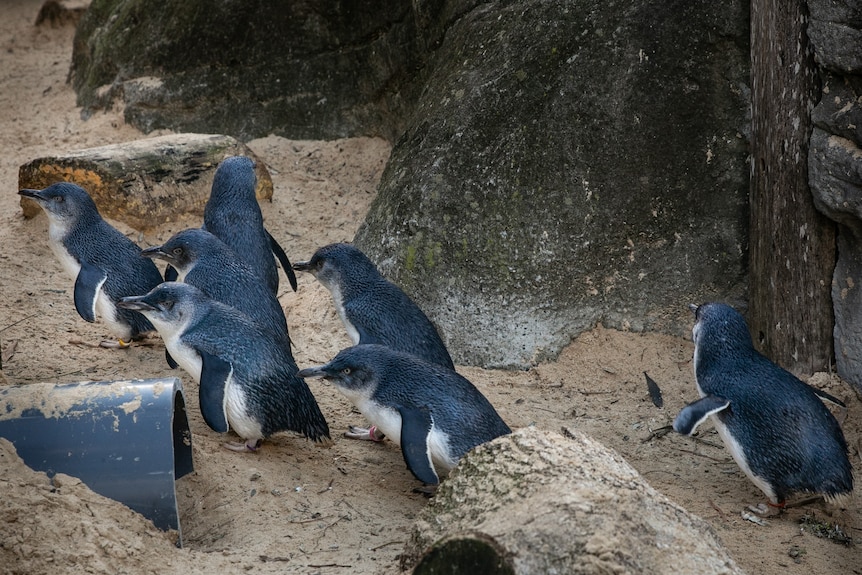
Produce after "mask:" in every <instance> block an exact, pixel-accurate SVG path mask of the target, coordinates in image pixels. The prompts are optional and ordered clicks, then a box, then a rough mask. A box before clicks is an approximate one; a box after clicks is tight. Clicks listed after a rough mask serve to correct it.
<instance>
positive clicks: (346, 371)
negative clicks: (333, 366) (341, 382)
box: [341, 367, 351, 375]
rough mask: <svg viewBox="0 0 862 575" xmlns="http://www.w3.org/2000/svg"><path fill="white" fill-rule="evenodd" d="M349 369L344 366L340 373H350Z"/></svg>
mask: <svg viewBox="0 0 862 575" xmlns="http://www.w3.org/2000/svg"><path fill="white" fill-rule="evenodd" d="M350 371H351V370H350V368H349V367H345V368H344V369H342V370H341V374H342V375H350Z"/></svg>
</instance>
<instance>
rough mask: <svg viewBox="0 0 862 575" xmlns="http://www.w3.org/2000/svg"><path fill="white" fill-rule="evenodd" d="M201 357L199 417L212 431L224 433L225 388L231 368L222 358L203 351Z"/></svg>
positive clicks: (226, 426) (225, 419)
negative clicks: (201, 416)
mask: <svg viewBox="0 0 862 575" xmlns="http://www.w3.org/2000/svg"><path fill="white" fill-rule="evenodd" d="M198 353H199V354H200V356H201V363H202V365H201V382H200V390H199V391H198V396H199V398H198V400H199V402H200V406H201V415H203V416H204V421H205V422H206V424H207V425H209V426H210V428H211V429H212V430H213V431H218V432H219V433H225V432H227V430H228V428H229V427H228V423H227V410H226V409H225V393H224V392H225V387H227V382H228V379H229V378H230V376H231V374H232V373H233V367H232V366H231V364H230V363H228V362H226V361H225V360H223V359H222V358H220V357H218V356H216V355H212V354H209V353H207V352H205V351H200V352H198Z"/></svg>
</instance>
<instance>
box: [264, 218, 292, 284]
mask: <svg viewBox="0 0 862 575" xmlns="http://www.w3.org/2000/svg"><path fill="white" fill-rule="evenodd" d="M263 231H265V232H266V237H268V238H269V247H270V249H272V253H274V254H275V257H276V258H277V259H278V261H279V262H280V263H281V267H282V269H284V273H286V274H287V281H289V282H290V287H292V288H293V291H296V288H297V285H296V272H295V271H293V266H292V265H291V263H290V260H289V259H287V254H286V253H284V249H283V248H282V247H281V245H279V243H278V242H277V241H275V238H274V237H272V234H271V233H269V232H268V231H267V230H263Z"/></svg>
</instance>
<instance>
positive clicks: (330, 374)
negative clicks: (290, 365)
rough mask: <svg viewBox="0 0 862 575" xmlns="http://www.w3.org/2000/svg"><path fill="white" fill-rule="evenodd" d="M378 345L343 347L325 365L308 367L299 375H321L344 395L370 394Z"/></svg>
mask: <svg viewBox="0 0 862 575" xmlns="http://www.w3.org/2000/svg"><path fill="white" fill-rule="evenodd" d="M379 347H381V346H379V345H368V344H366V345H356V346H353V347H349V348H347V349H343V350H341V351H340V352H338V354H337V355H336V356H335V357H334V358H332V361H330V362H329V363H327V364H325V365H319V366H316V367H309V368H306V369H303V370H300V372H299V373H298V374H297V375H299V377H302V378H308V377H322V378H323V379H325V380H327V381H329V382H331V383H332V384H333V385H334V386H335V387H337V388H339V389H340V390H341V391H342V392H343V393H344V394H345V395H347V396H352V395H369V396H370V395H371V393H373V388H374V387H376V382H377V372H378V371H379V368H380V366H379V365H378V363H379V362H378V359H379V358H378V357H377V355H378V354H377V353H376V349H375V348H379Z"/></svg>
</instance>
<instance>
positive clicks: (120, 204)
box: [18, 134, 273, 232]
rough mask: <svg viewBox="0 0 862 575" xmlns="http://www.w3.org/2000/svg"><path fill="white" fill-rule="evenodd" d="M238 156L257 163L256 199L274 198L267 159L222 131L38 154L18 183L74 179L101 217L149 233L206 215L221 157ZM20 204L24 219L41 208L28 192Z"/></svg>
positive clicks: (21, 171)
mask: <svg viewBox="0 0 862 575" xmlns="http://www.w3.org/2000/svg"><path fill="white" fill-rule="evenodd" d="M234 155H244V156H249V157H251V158H253V159H254V160H255V161H256V162H257V168H256V172H257V190H256V194H257V198H258V200H271V199H272V189H273V188H272V178H271V177H270V175H269V171H268V170H267V169H266V166H265V165H264V164H263V162H261V161H260V160H259V159H258V158H257V157H256V156H255V155H254V153H253V152H252V151H251V150H250V149H249V148H247V147H246V146H245V145H244V144H242V143H241V142H239V141H238V140H236V139H234V138H232V137H230V136H223V135H217V134H171V135H168V136H159V137H156V138H148V139H144V140H136V141H133V142H124V143H121V144H112V145H109V146H100V147H98V148H87V149H84V150H77V151H73V152H69V153H68V154H65V155H62V156H49V157H44V158H37V159H35V160H32V161H30V162H28V163H26V164H24V165H23V166H21V167H20V168H19V169H18V188H19V189H25V188H30V189H43V188H46V187H48V186H50V185H51V184H53V183H56V182H62V181H68V182H73V183H75V184H78V185H79V186H81V187H82V188H84V189H85V190H87V192H89V194H90V196H92V198H93V200H94V201H95V202H96V206H97V207H98V208H99V211H100V212H101V214H102V216H104V217H106V218H110V219H114V220H118V221H121V222H123V223H125V224H127V225H129V226H131V227H133V228H135V229H136V230H138V231H142V232H146V231H149V230H151V229H152V228H154V227H155V226H157V225H159V224H162V223H165V222H179V221H187V220H191V219H193V218H196V219H198V220H199V219H201V218H202V217H203V211H204V206H205V205H206V202H207V199H208V198H209V194H210V188H211V187H212V181H213V176H214V175H215V170H216V168H217V167H218V164H219V162H221V161H222V160H223V159H224V158H226V157H227V156H234ZM21 209H22V210H23V212H24V217H25V218H32V217H34V216H36V215H37V214H39V213H40V212H41V211H42V210H41V208H39V206H38V205H37V204H36V202H34V201H33V200H31V199H29V198H24V197H22V198H21ZM190 225H194V226H197V225H200V222H194V223H191V224H190Z"/></svg>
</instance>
